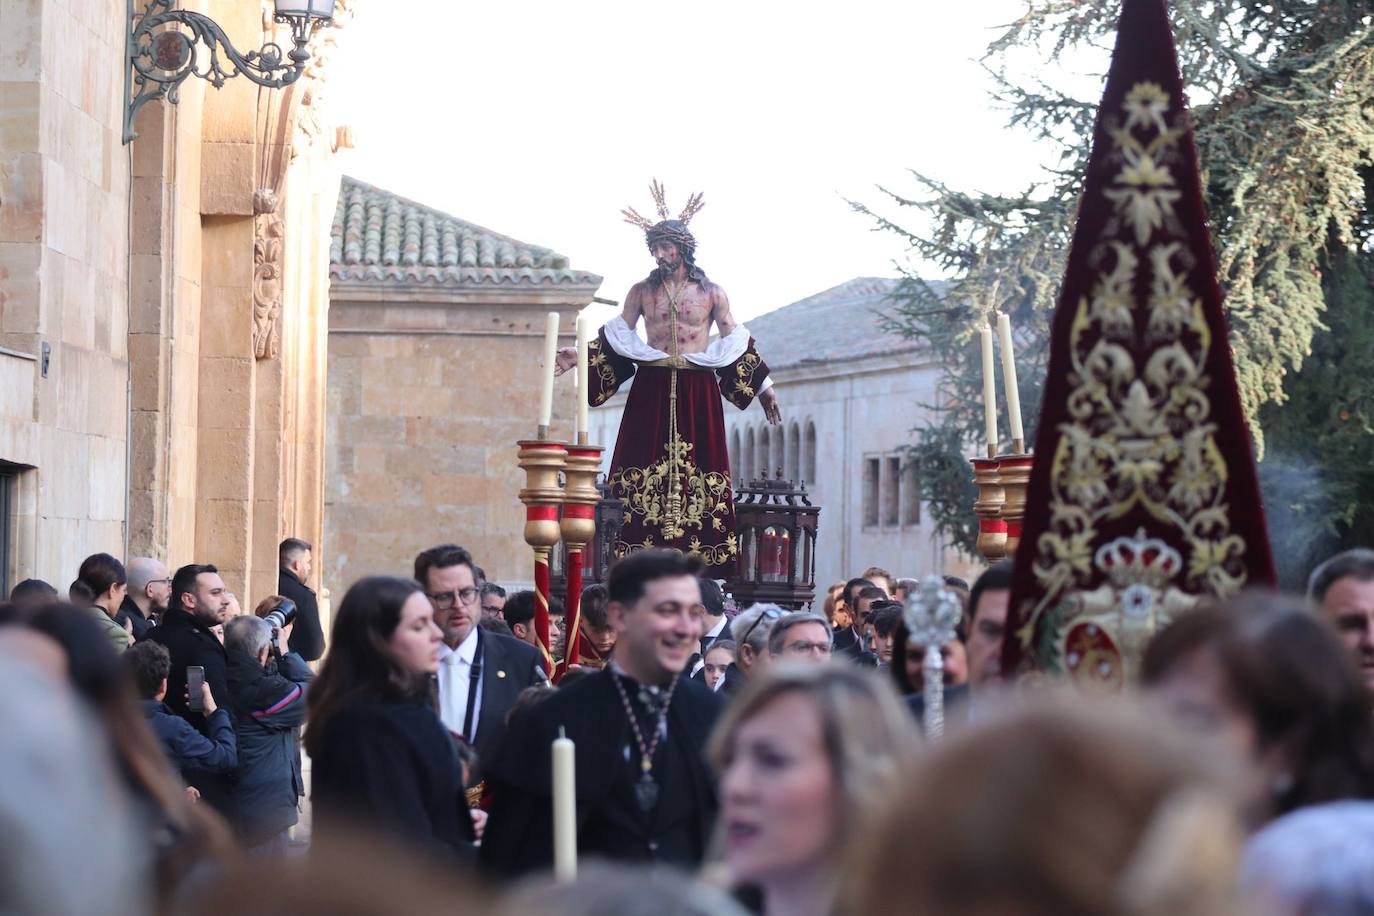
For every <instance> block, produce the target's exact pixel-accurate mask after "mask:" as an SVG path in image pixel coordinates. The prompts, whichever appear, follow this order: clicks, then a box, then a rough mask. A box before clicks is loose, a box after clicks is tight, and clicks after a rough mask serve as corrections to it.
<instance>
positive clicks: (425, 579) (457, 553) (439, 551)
mask: <svg viewBox="0 0 1374 916" xmlns="http://www.w3.org/2000/svg"><path fill="white" fill-rule="evenodd" d="M450 566H466V567H467V568H468V569H469V570H471V571H472V577H473V579H474V580H475V579H476V578H477V564H476V563H474V562H472V554H470V553H468V552H467V551H466V550H464V549H463V548H461V547H459V546H458V545H457V544H440V545H439V546H438V547H431V548H429V549H428V550H422V551H420V552H419V553H418V554H416V555H415V581H416V582H419V583H420V588H422V589H424V590H425V591H429V571H430V570H431V569H448V568H449V567H450Z"/></svg>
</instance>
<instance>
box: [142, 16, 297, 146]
mask: <svg viewBox="0 0 1374 916" xmlns="http://www.w3.org/2000/svg"><path fill="white" fill-rule="evenodd" d="M134 2H135V0H128V11H129V41H128V57H129V67H128V71H127V72H126V74H125V77H124V98H125V99H126V102H125V109H124V142H125V143H126V144H127V143H129V142H130V141H132V140H133V139H135V138H136V137H137V136H138V132H137V131H135V130H134V118H135V117H136V116H137V115H138V112H139V109H141V108H142V107H143V106H144V105H146V104H147V103H148V102H150V101H152V100H153V99H165V100H166V101H167V102H168V103H169V104H172V105H175V104H177V102H178V101H179V100H180V91H181V84H182V83H183V82H185V81H186V79H187V77H190V76H197V77H199V78H201V79H203V80H208V81H209V82H210V84H211V85H213V86H214V87H215V88H216V89H219V88H220V87H222V86H223V85H224V83H225V81H226V80H230V79H233V78H234V77H236V76H244V77H247V78H248V79H249V80H251V81H252V82H254V83H257V84H258V85H259V86H266V87H267V88H269V89H281V88H283V87H285V86H289V85H291V84H292V83H294V82H295V81H296V80H298V79H300V78H301V75H302V74H303V73H304V72H305V65H306V63H307V62H308V61H309V60H310V50H309V47H308V46H309V43H310V38H311V36H312V35H314V33H315V30H316V28H318V27H319V26H320V25H321V24H322V23H323V20H321V19H318V18H313V17H308V16H286V15H280V14H279V15H277V16H275V17H274V19H275V20H276V21H277V22H281V23H284V24H286V25H289V26H290V27H291V42H292V45H293V47H292V48H291V50H290V51H283V50H282V47H281V45H279V44H277V43H276V42H272V41H269V42H268V43H267V44H265V45H263V46H262V47H261V48H260V49H259V50H257V51H248V52H247V53H243V52H240V51H239V50H237V49H236V48H235V47H234V46H233V45H232V44H231V43H230V42H229V36H227V35H225V34H224V30H223V29H222V28H220V27H219V25H218V23H216V22H215V21H214V20H212V19H211V18H210V17H208V16H206V15H205V14H203V13H196V12H191V11H189V10H180V9H173V7H172V5H173V3H175V2H176V0H148V5H147V6H146V7H145V8H144V10H143V12H142V13H138V12H136V11H135V9H134ZM174 24H176V25H180V26H182V28H166V29H162V30H161V31H158V30H159V29H160V28H161V27H162V26H169V25H174ZM202 44H203V45H204V48H203V49H202V48H201V45H202ZM202 54H203V56H202Z"/></svg>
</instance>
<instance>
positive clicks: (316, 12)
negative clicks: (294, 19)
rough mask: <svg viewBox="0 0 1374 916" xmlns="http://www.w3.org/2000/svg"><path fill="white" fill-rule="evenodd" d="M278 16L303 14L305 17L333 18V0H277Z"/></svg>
mask: <svg viewBox="0 0 1374 916" xmlns="http://www.w3.org/2000/svg"><path fill="white" fill-rule="evenodd" d="M277 15H278V16H303V17H305V18H307V19H323V20H325V21H326V22H327V21H329V20H331V19H333V18H334V0H277Z"/></svg>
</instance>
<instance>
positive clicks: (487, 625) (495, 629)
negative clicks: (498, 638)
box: [477, 617, 515, 636]
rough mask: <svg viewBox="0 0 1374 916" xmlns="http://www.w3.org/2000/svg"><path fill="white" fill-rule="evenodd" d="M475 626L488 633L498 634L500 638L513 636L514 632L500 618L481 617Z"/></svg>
mask: <svg viewBox="0 0 1374 916" xmlns="http://www.w3.org/2000/svg"><path fill="white" fill-rule="evenodd" d="M477 625H478V626H479V627H481V628H482V629H484V630H486V631H487V632H488V633H499V634H501V635H502V636H514V635H515V631H514V630H512V629H511V628H510V624H508V623H506V622H505V621H504V620H502V619H501V618H500V617H483V618H482V619H481V620H479V621H477Z"/></svg>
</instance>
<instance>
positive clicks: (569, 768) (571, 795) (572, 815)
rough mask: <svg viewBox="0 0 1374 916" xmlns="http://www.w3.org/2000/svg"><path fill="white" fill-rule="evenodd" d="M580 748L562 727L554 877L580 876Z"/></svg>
mask: <svg viewBox="0 0 1374 916" xmlns="http://www.w3.org/2000/svg"><path fill="white" fill-rule="evenodd" d="M576 751H577V747H576V745H574V744H573V742H572V739H570V738H569V737H568V736H567V735H566V734H565V733H564V731H563V729H562V728H561V727H560V728H559V729H558V737H557V738H555V739H554V741H553V876H554V879H555V880H557V881H571V880H573V879H574V878H576V877H577V783H576V765H577V757H576Z"/></svg>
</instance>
